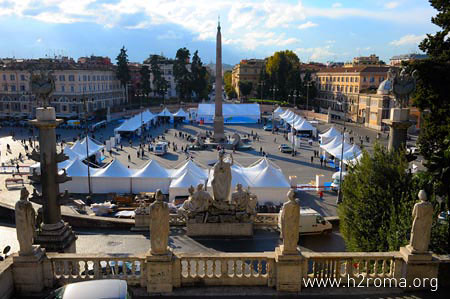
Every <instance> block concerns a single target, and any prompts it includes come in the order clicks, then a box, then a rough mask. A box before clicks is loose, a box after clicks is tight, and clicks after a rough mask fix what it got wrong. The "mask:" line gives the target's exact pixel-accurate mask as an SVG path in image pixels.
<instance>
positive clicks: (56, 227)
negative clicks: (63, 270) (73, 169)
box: [30, 107, 76, 253]
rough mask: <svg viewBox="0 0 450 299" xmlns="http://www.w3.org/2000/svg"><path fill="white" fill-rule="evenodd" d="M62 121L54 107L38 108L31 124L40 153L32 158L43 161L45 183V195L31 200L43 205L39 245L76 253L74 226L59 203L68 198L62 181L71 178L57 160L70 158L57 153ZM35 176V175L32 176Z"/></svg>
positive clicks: (48, 249) (50, 249) (33, 154)
mask: <svg viewBox="0 0 450 299" xmlns="http://www.w3.org/2000/svg"><path fill="white" fill-rule="evenodd" d="M60 123H62V120H61V119H56V114H55V109H54V108H53V107H47V108H37V109H36V119H34V120H31V121H30V124H31V125H34V126H35V127H37V128H38V129H39V153H37V152H36V151H33V153H32V155H31V158H32V159H33V160H35V161H39V162H40V163H41V174H40V176H39V177H38V180H39V181H40V183H41V186H42V196H37V197H36V196H35V197H33V198H32V199H31V200H32V201H34V202H36V203H39V204H42V214H43V215H42V216H43V224H42V225H41V227H40V228H41V229H40V231H39V232H38V234H37V236H36V238H35V240H34V242H35V244H40V245H42V247H44V248H45V249H46V251H56V252H70V253H74V252H76V245H75V241H76V236H75V234H74V232H73V231H72V228H71V227H70V226H69V225H68V224H67V223H64V222H63V221H62V218H61V207H60V203H61V202H62V201H63V200H64V199H65V198H63V196H62V194H60V193H59V184H60V183H63V182H66V181H68V180H70V178H69V177H67V176H66V174H65V172H64V173H63V174H58V168H57V163H59V162H62V161H65V160H67V159H68V157H67V156H65V155H64V154H63V153H59V154H57V153H56V134H55V128H56V127H57V126H58V125H59V124H60ZM32 178H34V179H36V175H33V177H32Z"/></svg>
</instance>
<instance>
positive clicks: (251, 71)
mask: <svg viewBox="0 0 450 299" xmlns="http://www.w3.org/2000/svg"><path fill="white" fill-rule="evenodd" d="M264 64H265V60H264V59H243V60H241V62H239V63H238V64H236V65H235V66H234V67H233V70H232V74H231V85H232V86H233V88H234V90H235V91H236V93H237V95H238V98H240V97H241V92H240V89H239V82H246V81H247V82H252V91H251V93H250V95H249V96H250V97H254V96H256V94H257V90H258V83H259V77H260V73H261V70H262V68H263V67H264Z"/></svg>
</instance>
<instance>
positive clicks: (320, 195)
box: [319, 190, 323, 200]
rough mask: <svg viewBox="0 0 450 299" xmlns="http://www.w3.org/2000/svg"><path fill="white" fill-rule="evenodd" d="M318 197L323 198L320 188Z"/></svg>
mask: <svg viewBox="0 0 450 299" xmlns="http://www.w3.org/2000/svg"><path fill="white" fill-rule="evenodd" d="M319 199H320V200H323V191H322V190H320V191H319Z"/></svg>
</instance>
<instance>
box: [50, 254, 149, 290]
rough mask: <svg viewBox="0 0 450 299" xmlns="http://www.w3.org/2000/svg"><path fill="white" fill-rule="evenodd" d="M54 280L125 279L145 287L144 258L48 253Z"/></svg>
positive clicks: (64, 282) (62, 282)
mask: <svg viewBox="0 0 450 299" xmlns="http://www.w3.org/2000/svg"><path fill="white" fill-rule="evenodd" d="M47 256H48V257H49V260H50V263H51V272H52V275H53V278H54V279H56V280H57V281H58V282H59V284H61V285H62V284H66V283H71V282H78V281H86V280H92V279H113V278H115V279H123V280H126V281H127V283H128V284H129V285H136V286H142V287H143V286H145V274H144V272H145V266H144V260H145V258H144V257H140V256H128V255H117V256H116V255H111V256H106V255H104V256H101V255H83V254H71V253H62V254H54V253H48V254H47Z"/></svg>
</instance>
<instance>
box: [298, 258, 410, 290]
mask: <svg viewBox="0 0 450 299" xmlns="http://www.w3.org/2000/svg"><path fill="white" fill-rule="evenodd" d="M302 255H303V256H304V257H305V260H306V265H304V269H305V270H306V273H305V274H304V278H305V279H327V278H331V279H334V278H336V279H340V280H341V282H343V283H344V282H347V281H348V280H349V279H353V280H352V281H354V282H355V283H358V282H360V281H361V280H365V281H367V282H368V284H369V285H372V284H373V282H374V279H375V278H399V277H400V271H401V267H402V262H403V261H402V258H401V256H400V254H399V253H398V252H373V253H369V252H361V253H359V252H330V253H326V252H325V253H324V252H321V253H319V252H302ZM369 278H370V279H369Z"/></svg>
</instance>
